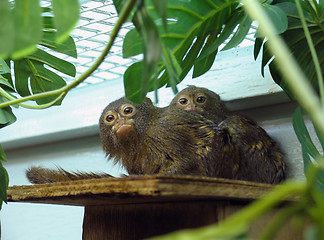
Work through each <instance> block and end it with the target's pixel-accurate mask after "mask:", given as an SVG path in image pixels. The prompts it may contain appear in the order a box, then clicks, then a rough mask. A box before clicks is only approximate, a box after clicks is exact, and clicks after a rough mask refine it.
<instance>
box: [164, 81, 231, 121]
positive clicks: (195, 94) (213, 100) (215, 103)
mask: <svg viewBox="0 0 324 240" xmlns="http://www.w3.org/2000/svg"><path fill="white" fill-rule="evenodd" d="M170 106H172V107H176V108H180V109H183V110H185V111H191V112H194V113H197V114H200V115H202V116H204V117H206V118H208V119H211V120H213V121H217V122H218V121H220V120H222V119H223V118H224V116H225V115H226V114H227V113H228V110H227V108H226V106H225V105H224V103H223V102H222V101H221V99H220V97H219V95H218V94H216V93H214V92H213V91H210V90H208V89H207V88H202V87H196V86H193V85H191V86H189V87H187V88H185V89H183V90H182V91H180V92H179V93H178V94H177V96H175V97H174V98H173V100H172V101H171V104H170Z"/></svg>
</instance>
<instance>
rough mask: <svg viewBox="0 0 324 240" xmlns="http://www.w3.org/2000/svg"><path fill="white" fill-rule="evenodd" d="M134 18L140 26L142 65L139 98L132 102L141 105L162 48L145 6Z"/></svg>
mask: <svg viewBox="0 0 324 240" xmlns="http://www.w3.org/2000/svg"><path fill="white" fill-rule="evenodd" d="M136 17H137V19H138V21H139V22H140V24H141V26H142V28H141V31H140V32H141V36H142V39H143V52H144V60H143V63H144V65H143V72H142V81H141V82H142V84H141V95H140V98H139V99H132V100H133V101H134V102H135V103H139V102H140V103H141V102H142V101H143V100H144V98H145V96H146V93H147V92H148V89H149V81H150V76H151V74H152V72H153V70H154V69H155V68H156V64H157V62H158V61H159V59H160V56H161V52H162V47H161V41H160V36H159V32H158V30H157V28H156V26H155V24H154V22H153V20H152V19H151V17H150V16H149V14H148V12H147V10H146V8H145V6H142V7H141V8H140V9H138V11H137V13H136ZM126 96H127V95H126Z"/></svg>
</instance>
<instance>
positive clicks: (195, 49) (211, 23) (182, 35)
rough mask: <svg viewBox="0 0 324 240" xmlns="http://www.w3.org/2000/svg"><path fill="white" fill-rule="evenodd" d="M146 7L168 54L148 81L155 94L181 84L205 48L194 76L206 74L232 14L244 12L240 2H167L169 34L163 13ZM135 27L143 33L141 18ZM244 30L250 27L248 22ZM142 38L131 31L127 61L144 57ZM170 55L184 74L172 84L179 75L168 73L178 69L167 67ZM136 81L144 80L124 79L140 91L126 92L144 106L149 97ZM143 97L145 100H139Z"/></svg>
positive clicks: (130, 76) (127, 76) (125, 50)
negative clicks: (239, 6) (217, 43)
mask: <svg viewBox="0 0 324 240" xmlns="http://www.w3.org/2000/svg"><path fill="white" fill-rule="evenodd" d="M114 2H116V1H114ZM145 4H146V8H147V10H148V13H149V15H150V16H151V17H152V19H153V20H154V22H155V24H156V25H157V29H158V31H159V35H160V37H161V44H162V45H163V47H162V48H164V49H165V51H163V58H161V62H160V63H159V64H158V68H157V71H156V72H154V73H153V75H151V77H150V79H149V81H147V82H148V85H149V88H148V89H149V90H154V89H155V88H159V87H162V86H164V85H166V84H167V85H168V86H174V83H176V84H177V83H179V82H180V81H182V80H183V78H184V77H185V76H186V75H187V73H188V72H189V70H190V69H191V68H192V67H193V65H194V64H195V62H196V60H197V58H198V57H199V54H200V53H201V49H203V48H204V47H205V48H204V51H203V54H204V55H203V56H201V57H200V59H199V61H198V62H197V63H196V66H197V67H196V70H195V71H194V74H195V75H194V76H199V75H200V74H202V73H204V72H206V71H207V70H208V69H209V68H210V67H211V65H212V62H213V61H214V58H215V56H216V53H217V51H218V47H216V48H215V47H214V46H215V45H213V43H214V42H215V41H217V39H219V36H220V33H222V31H223V30H224V27H225V26H226V23H227V21H229V20H230V19H231V14H232V13H233V12H234V11H242V10H237V8H238V3H237V2H234V3H233V2H228V1H226V0H213V1H212V0H191V1H189V0H186V1H176V0H169V1H167V4H168V5H167V30H166V28H165V27H163V23H162V22H163V21H162V20H161V17H160V14H159V12H158V11H156V8H155V5H154V4H153V3H152V2H151V1H145ZM240 16H242V18H243V17H244V15H240ZM238 22H239V20H238ZM134 23H135V26H136V28H137V30H138V31H139V32H140V31H141V30H140V29H141V28H142V27H143V26H141V25H140V22H139V21H138V19H137V18H135V19H134ZM238 24H239V23H238ZM236 25H237V24H236ZM247 25H248V24H247ZM244 26H246V22H245V23H244ZM232 30H233V29H232ZM238 35H239V37H240V38H242V36H243V35H244V34H243V33H240V34H238ZM138 36H139V34H136V32H135V30H131V31H130V32H129V33H128V34H127V36H126V39H125V42H124V46H123V54H124V57H126V56H133V55H137V54H141V53H143V51H144V50H143V47H142V44H139V41H140V39H139V38H138ZM222 36H223V35H222ZM208 39H209V40H208ZM224 40H225V39H224ZM237 42H239V41H237ZM221 43H222V42H221ZM221 43H219V44H221ZM234 45H235V44H233V46H234ZM212 47H214V48H212ZM169 51H171V52H172V54H171V55H170V54H168V52H169ZM168 55H170V56H174V57H175V59H174V60H176V61H173V62H176V63H178V67H177V69H181V73H180V74H178V77H177V79H176V80H174V79H173V80H172V81H171V80H170V76H174V75H175V74H169V73H168V71H169V70H170V69H171V70H172V71H173V70H174V68H170V66H169V67H167V64H168V63H166V62H164V61H163V60H165V61H166V60H167V59H170V57H168ZM138 66H139V65H136V67H130V69H129V71H132V69H133V71H135V70H138ZM198 69H199V70H198ZM175 72H176V71H175ZM175 72H174V73H175ZM132 81H141V78H139V77H138V78H137V79H134V77H133V74H131V72H129V74H125V75H124V83H125V85H126V84H132V86H133V87H137V88H134V89H132V90H131V91H126V96H127V97H128V98H129V99H131V100H133V101H135V102H140V101H142V100H143V96H145V95H146V92H144V93H142V94H138V93H139V92H142V91H143V88H142V87H141V86H142V84H134V83H132ZM144 91H145V89H144ZM139 96H141V97H140V98H139Z"/></svg>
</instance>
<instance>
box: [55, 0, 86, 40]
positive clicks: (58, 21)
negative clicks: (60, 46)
mask: <svg viewBox="0 0 324 240" xmlns="http://www.w3.org/2000/svg"><path fill="white" fill-rule="evenodd" d="M52 5H53V11H54V22H55V27H56V29H57V33H56V38H57V40H58V42H62V41H64V40H66V39H67V38H68V37H69V34H70V32H71V31H72V30H73V29H74V27H75V26H76V24H77V22H78V20H79V11H80V6H79V1H78V0H69V1H66V0H52Z"/></svg>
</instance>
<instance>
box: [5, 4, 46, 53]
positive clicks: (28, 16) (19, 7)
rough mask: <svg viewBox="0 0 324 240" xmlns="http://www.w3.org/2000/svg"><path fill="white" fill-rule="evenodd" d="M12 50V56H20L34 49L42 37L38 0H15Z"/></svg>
mask: <svg viewBox="0 0 324 240" xmlns="http://www.w3.org/2000/svg"><path fill="white" fill-rule="evenodd" d="M13 15H14V29H13V30H14V51H13V52H12V54H11V56H12V58H15V59H16V58H20V57H22V56H25V55H26V54H30V53H32V52H33V51H35V50H36V44H37V43H38V42H39V41H40V39H41V37H42V32H41V28H42V18H41V8H40V6H39V0H29V1H15V7H14V9H13Z"/></svg>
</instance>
